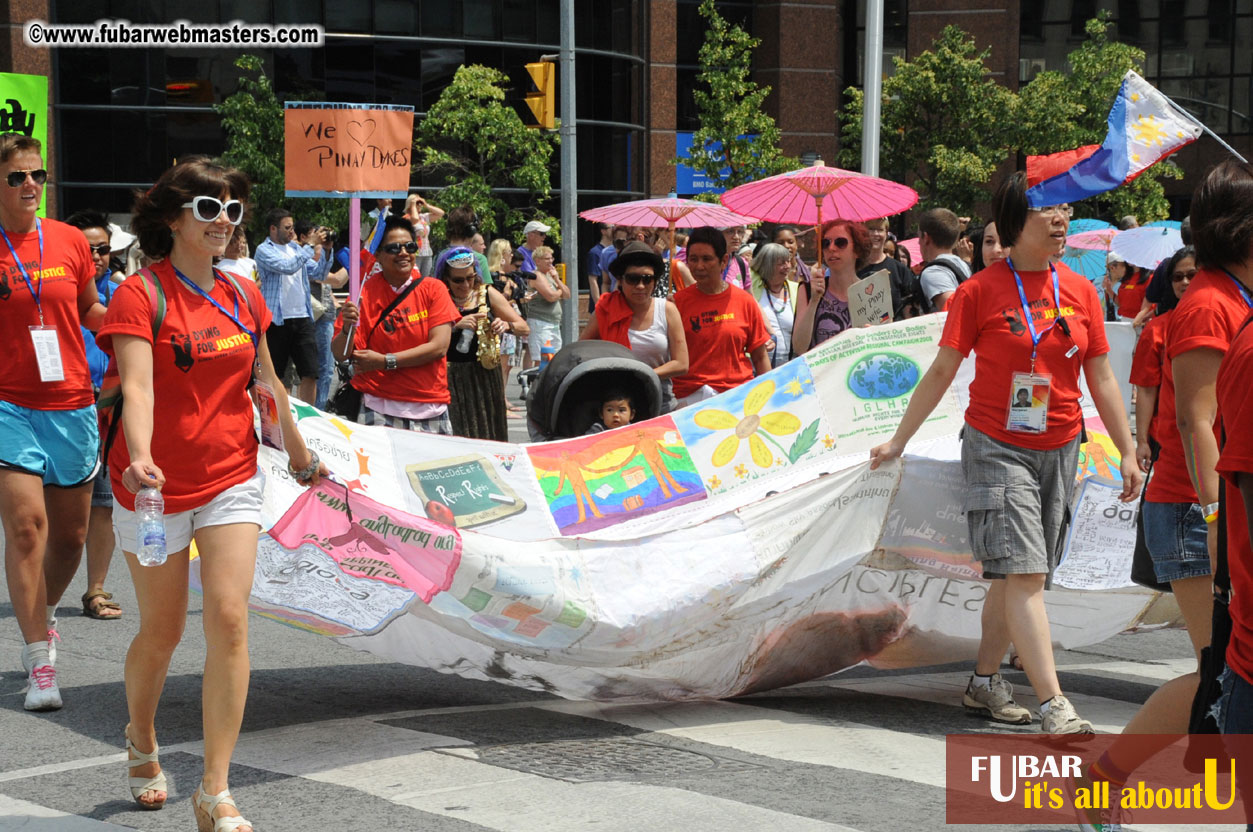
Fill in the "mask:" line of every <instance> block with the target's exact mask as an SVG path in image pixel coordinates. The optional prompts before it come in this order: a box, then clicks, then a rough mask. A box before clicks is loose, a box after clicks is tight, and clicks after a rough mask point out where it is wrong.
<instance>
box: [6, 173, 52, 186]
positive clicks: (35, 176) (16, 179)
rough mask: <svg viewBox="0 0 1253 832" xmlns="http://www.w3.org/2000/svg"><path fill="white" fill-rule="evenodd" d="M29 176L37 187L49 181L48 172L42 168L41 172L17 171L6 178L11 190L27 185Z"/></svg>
mask: <svg viewBox="0 0 1253 832" xmlns="http://www.w3.org/2000/svg"><path fill="white" fill-rule="evenodd" d="M27 176H29V177H30V178H31V179H32V180H33V181H34V183H35V184H36V185H42V184H43V183H45V182H47V181H48V171H46V170H44V169H43V168H40V169H39V170H15V171H13V172H12V173H10V174H9V175H8V177H6V178H5V181H6V182H8V183H9V187H10V188H20V187H22V185H24V184H26V177H27Z"/></svg>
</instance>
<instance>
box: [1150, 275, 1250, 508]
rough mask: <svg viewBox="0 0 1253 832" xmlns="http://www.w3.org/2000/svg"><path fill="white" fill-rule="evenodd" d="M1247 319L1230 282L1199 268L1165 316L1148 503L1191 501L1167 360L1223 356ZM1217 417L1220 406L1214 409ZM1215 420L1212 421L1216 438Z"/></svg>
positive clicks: (1193, 491) (1245, 307) (1172, 373)
mask: <svg viewBox="0 0 1253 832" xmlns="http://www.w3.org/2000/svg"><path fill="white" fill-rule="evenodd" d="M1248 316H1249V306H1248V304H1247V303H1245V302H1244V297H1243V295H1241V294H1240V290H1239V288H1237V286H1236V284H1235V281H1234V280H1232V279H1231V278H1230V277H1228V276H1227V275H1226V274H1225V273H1223V272H1222V271H1215V270H1213V269H1202V270H1201V271H1199V272H1197V275H1196V277H1194V278H1193V279H1192V283H1190V284H1189V285H1188V291H1187V292H1186V293H1185V294H1184V296H1183V298H1182V299H1181V300H1180V301H1179V305H1178V306H1177V307H1175V309H1174V311H1172V312H1171V313H1170V318H1169V322H1168V323H1167V324H1166V362H1165V366H1164V368H1163V369H1164V372H1163V374H1162V389H1161V393H1160V394H1159V396H1158V401H1157V407H1158V413H1159V414H1160V418H1158V419H1156V420H1154V423H1153V424H1154V427H1155V429H1158V428H1160V433H1155V434H1154V436H1155V437H1159V438H1158V441H1159V442H1161V444H1162V451H1161V454H1160V455H1159V456H1158V458H1157V462H1156V463H1155V464H1154V465H1153V478H1152V479H1151V480H1149V487H1148V491H1147V493H1146V496H1145V499H1146V500H1148V501H1149V502H1153V503H1195V502H1196V501H1197V496H1196V489H1195V488H1194V487H1193V485H1192V478H1191V477H1190V476H1188V462H1187V457H1185V456H1184V453H1183V439H1182V438H1181V437H1180V435H1179V428H1178V425H1177V423H1176V421H1175V371H1174V366H1173V364H1172V363H1171V362H1173V361H1174V359H1175V358H1177V357H1178V356H1180V355H1182V354H1183V353H1185V352H1189V351H1191V350H1195V349H1212V350H1218V351H1219V352H1222V353H1225V352H1227V347H1228V345H1230V344H1231V340H1232V338H1234V337H1235V334H1236V332H1237V331H1238V330H1239V329H1240V325H1241V324H1243V323H1244V319H1245V318H1247V317H1248ZM1218 414H1219V417H1220V418H1221V416H1222V408H1219V410H1218ZM1218 431H1219V421H1218V419H1215V420H1214V433H1215V435H1217V434H1218Z"/></svg>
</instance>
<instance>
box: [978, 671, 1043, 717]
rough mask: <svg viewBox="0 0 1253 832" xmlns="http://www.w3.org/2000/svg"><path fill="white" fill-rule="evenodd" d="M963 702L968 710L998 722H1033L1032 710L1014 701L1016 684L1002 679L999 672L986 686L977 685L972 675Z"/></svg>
mask: <svg viewBox="0 0 1253 832" xmlns="http://www.w3.org/2000/svg"><path fill="white" fill-rule="evenodd" d="M962 704H963V705H965V706H966V709H967V710H969V711H973V712H978V713H979V714H980V715H982V716H986V717H988V718H989V719H994V720H996V721H997V722H1008V723H1009V724H1010V725H1027V724H1029V723H1030V722H1031V711H1029V710H1027V709H1026V708H1024V707H1023V706H1022V705H1019V704H1018V703H1017V702H1015V701H1014V686H1013V685H1011V684H1010V683H1009V682H1007V681H1005V680H1004V679H1002V678H1001V674H999V673H995V674H993V675H992V684H991V685H990V686H989V687H986V688H985V687H980V686H979V685H976V684H975V680H974V677H973V676H972V677H970V683H969V684H967V685H966V693H965V694H964V695H963V696H962Z"/></svg>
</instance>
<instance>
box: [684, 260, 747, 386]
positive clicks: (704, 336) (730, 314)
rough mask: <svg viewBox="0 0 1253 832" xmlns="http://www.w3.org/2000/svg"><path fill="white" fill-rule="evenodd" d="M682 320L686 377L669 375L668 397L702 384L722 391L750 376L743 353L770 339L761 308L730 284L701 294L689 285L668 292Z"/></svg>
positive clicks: (697, 287) (741, 382) (697, 288)
mask: <svg viewBox="0 0 1253 832" xmlns="http://www.w3.org/2000/svg"><path fill="white" fill-rule="evenodd" d="M674 305H675V306H677V307H679V316H680V317H682V318H683V331H684V333H685V334H686V335H687V354H688V356H689V359H690V363H689V365H688V370H687V374H686V375H682V376H676V377H675V379H674V395H675V397H676V398H680V399H681V398H683V397H684V396H690V395H691V394H692V393H695V392H696V391H697V390H699V389H700V388H701V387H702V386H703V385H706V384H708V385H709V386H710V387H712V388H713V389H714V390H717V391H718V392H722V391H723V390H730V389H731V388H733V387H738V386H739V385H741V384H743V383H744V382H746V381H750V380H751V379H752V378H753V362H752V359H750V358H749V357H748V353H750V352H752V351H753V350H755V349H757V348H758V347H760V346H761V345H763V344H765V343H766V342H767V341H769V340H770V333H769V331H767V330H766V321H765V319H764V318H763V317H762V316H761V307H760V306H758V305H757V301H756V300H754V299H753V296H752V295H750V294H749V293H748V292H745V291H744V290H743V289H737V288H736V287H734V286H732V285H731V284H729V283H728V284H727V288H726V289H724V290H723V291H721V292H719V293H718V294H716V295H707V294H705V293H704V292H702V291H701V290H700V286H698V285H696V284H692V285H691V286H688V287H687V288H686V289H682V290H680V291H678V292H676V293H675V295H674Z"/></svg>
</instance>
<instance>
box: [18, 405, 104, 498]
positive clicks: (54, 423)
mask: <svg viewBox="0 0 1253 832" xmlns="http://www.w3.org/2000/svg"><path fill="white" fill-rule="evenodd" d="M99 457H100V428H99V426H98V423H97V422H96V407H95V405H91V406H88V407H80V408H79V409H78V410H32V409H30V408H28V407H22V406H20V405H16V404H13V403H12V402H3V401H0V468H7V469H9V470H11V471H21V472H22V473H25V474H33V475H34V476H36V477H39V478H41V479H42V480H43V484H44V485H55V486H57V487H59V488H77V487H78V486H80V485H86V484H87V483H88V482H90V481H91V478H92V477H94V476H95V475H96V471H97V466H98V464H99Z"/></svg>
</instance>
